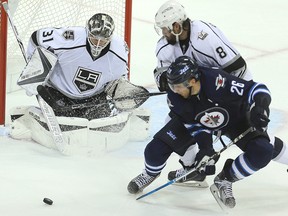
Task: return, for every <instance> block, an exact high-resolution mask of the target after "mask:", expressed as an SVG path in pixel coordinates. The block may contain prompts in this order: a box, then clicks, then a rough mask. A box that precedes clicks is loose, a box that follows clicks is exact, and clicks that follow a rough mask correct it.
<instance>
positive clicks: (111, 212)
mask: <svg viewBox="0 0 288 216" xmlns="http://www.w3.org/2000/svg"><path fill="white" fill-rule="evenodd" d="M162 2H163V1H160V0H154V1H141V0H134V1H133V26H132V28H133V29H132V47H131V55H132V57H131V80H132V82H134V83H137V84H141V85H144V86H147V87H149V89H150V90H151V91H156V87H155V85H154V81H153V75H152V71H153V69H154V67H155V64H156V59H155V55H154V49H155V43H156V41H157V40H158V36H157V35H156V33H155V31H154V29H153V19H154V15H155V13H156V11H157V9H158V7H159V6H160V5H161V4H162ZM181 2H182V3H183V4H184V6H185V7H186V9H187V12H188V14H189V16H190V18H191V19H201V20H204V21H209V22H212V23H213V24H215V25H217V26H218V27H219V28H221V29H222V30H223V31H224V32H225V34H226V35H227V37H228V38H230V40H231V41H232V42H233V44H235V46H236V47H237V48H238V50H239V51H240V52H241V53H242V54H243V56H244V57H245V58H246V59H247V62H248V66H249V68H250V70H251V71H252V72H253V74H254V78H255V80H257V81H261V82H264V83H266V84H267V85H268V87H269V88H270V90H271V92H272V96H273V102H272V104H271V107H272V109H271V124H270V128H269V130H270V131H271V132H273V133H275V134H276V135H278V136H280V137H281V138H282V139H283V140H285V141H288V135H287V132H286V131H287V126H286V125H285V123H286V121H287V111H286V110H287V108H288V100H287V93H286V85H287V77H288V76H287V62H286V61H287V59H288V40H287V38H288V25H287V15H286V13H287V9H288V3H287V1H286V0H275V1H268V0H262V1H260V0H254V1H249V0H241V1H231V0H218V1H215V0H214V1H213V0H202V1H191V0H183V1H181ZM36 103H37V102H36V100H34V99H33V98H29V97H27V96H25V94H24V93H23V92H21V91H20V92H16V93H13V94H9V95H8V96H7V109H9V108H11V107H13V106H16V105H29V104H30V105H33V104H34V105H35V104H36ZM143 106H144V107H149V108H151V110H152V125H151V129H150V134H151V135H150V138H149V139H148V140H147V141H145V142H133V143H132V142H131V143H127V144H126V145H125V146H123V148H121V149H119V150H116V151H113V152H107V153H106V154H104V155H102V156H100V157H98V158H87V157H64V156H62V155H60V154H59V153H58V152H56V151H54V150H50V149H47V148H45V147H42V146H40V145H38V144H36V143H33V142H27V141H16V140H11V139H10V138H7V137H0V215H1V216H23V215H25V216H39V215H41V216H51V215H55V216H56V215H57V216H58V215H59V216H66V215H67V216H79V215H82V216H92V215H93V216H94V215H100V216H124V215H125V216H127V215H133V216H147V215H151V216H162V215H163V216H164V215H165V216H166V215H181V216H185V215H187V216H188V215H203V216H206V215H207V216H208V215H213V216H217V215H225V213H223V212H222V211H221V210H220V208H219V207H218V205H217V203H216V202H215V200H214V198H213V197H212V195H211V194H210V191H209V189H193V188H184V187H178V186H173V185H171V186H168V187H167V188H164V189H163V190H160V191H159V192H157V193H155V194H153V195H151V196H148V197H146V198H143V199H142V200H139V201H136V200H135V198H136V196H134V195H130V194H129V193H128V192H127V189H126V187H127V184H128V182H129V181H130V180H131V179H132V178H134V177H135V176H136V175H138V174H139V173H140V172H141V171H142V169H143V150H144V148H145V146H146V144H147V143H148V142H149V141H150V140H151V138H152V136H153V134H154V133H155V132H157V130H158V129H160V128H161V126H162V123H163V121H164V118H165V116H166V114H167V112H168V108H167V106H166V101H165V96H157V97H152V98H150V99H149V100H148V101H147V102H146V103H145V104H144V105H143ZM7 118H8V116H7ZM95 142H97V140H95ZM239 153H240V151H239V150H238V148H237V147H234V146H233V147H231V148H230V149H228V150H227V151H225V152H224V153H223V155H222V157H221V159H220V161H219V162H218V163H217V170H218V171H219V170H220V169H221V168H222V166H223V163H224V162H225V160H226V159H227V158H228V157H232V158H235V157H236V156H237V155H238V154H239ZM177 161H178V156H177V155H175V154H173V155H172V156H171V157H170V159H169V160H168V163H167V166H166V167H165V169H164V170H163V173H162V175H161V176H160V177H159V178H158V179H157V180H156V181H155V182H153V183H152V184H151V185H150V186H149V187H148V188H147V189H146V190H145V192H147V191H150V190H152V189H154V188H156V187H158V186H160V185H162V184H164V183H166V181H167V180H166V176H167V173H168V172H169V171H170V170H172V169H176V168H179V167H180V166H179V164H178V162H177ZM287 168H288V167H287V166H286V165H282V164H279V163H275V162H271V163H270V164H269V165H268V166H267V167H266V168H265V169H263V170H261V171H259V172H257V173H256V174H254V175H253V176H251V177H249V178H246V179H244V180H242V181H240V182H237V183H235V184H234V186H233V189H234V195H235V197H236V201H237V205H236V207H235V209H233V210H232V211H231V212H229V214H230V215H233V216H234V215H235V216H236V215H239V216H242V215H246V216H250V215H251V216H252V215H253V216H254V215H261V216H266V215H267V216H268V215H269V216H270V215H273V216H279V215H281V216H282V215H283V216H284V215H287V214H288V205H287V204H288V184H287V180H288V173H287V171H286V169H287ZM207 181H208V182H209V183H210V184H211V183H212V181H213V177H208V178H207ZM44 197H49V198H50V199H52V200H53V201H54V204H53V205H52V206H48V205H45V204H44V203H43V202H42V200H43V198H44Z"/></svg>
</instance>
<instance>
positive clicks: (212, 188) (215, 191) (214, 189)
mask: <svg viewBox="0 0 288 216" xmlns="http://www.w3.org/2000/svg"><path fill="white" fill-rule="evenodd" d="M210 191H211V193H212V195H213V197H214V198H215V200H216V202H217V203H218V205H219V206H220V208H221V209H222V210H223V211H224V212H225V213H228V212H227V206H225V204H224V203H223V202H222V200H221V199H220V197H219V190H218V188H217V187H216V185H215V184H212V185H211V186H210Z"/></svg>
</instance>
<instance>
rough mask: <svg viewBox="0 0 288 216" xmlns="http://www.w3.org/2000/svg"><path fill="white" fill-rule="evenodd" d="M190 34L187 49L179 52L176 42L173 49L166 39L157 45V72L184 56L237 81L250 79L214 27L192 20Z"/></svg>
mask: <svg viewBox="0 0 288 216" xmlns="http://www.w3.org/2000/svg"><path fill="white" fill-rule="evenodd" d="M190 31H191V32H190V39H189V43H186V44H188V46H187V45H186V44H182V49H181V45H180V43H179V42H177V43H176V44H175V45H171V44H168V42H167V40H166V38H165V37H162V38H161V39H160V40H159V41H158V43H157V47H156V56H157V59H158V65H157V67H158V68H161V67H168V66H169V65H170V64H171V63H172V62H174V61H175V59H176V58H177V57H179V56H182V55H186V56H189V57H191V58H192V59H194V60H195V61H196V62H197V63H198V65H200V66H203V67H210V68H211V67H216V68H221V69H223V70H224V71H226V72H228V73H231V74H233V75H235V76H238V77H240V78H243V79H246V80H250V79H252V75H251V74H250V72H249V71H248V69H247V68H246V63H245V61H244V59H243V58H242V57H241V55H240V54H239V52H238V51H237V50H236V49H235V48H234V46H233V45H232V44H231V42H229V41H228V40H227V38H226V37H225V36H224V34H223V33H222V32H221V31H220V30H219V29H218V28H217V27H216V26H213V25H212V24H208V23H205V22H203V21H200V20H194V21H191V24H190ZM184 46H186V47H184ZM182 50H184V52H183V51H182Z"/></svg>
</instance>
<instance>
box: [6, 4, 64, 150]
mask: <svg viewBox="0 0 288 216" xmlns="http://www.w3.org/2000/svg"><path fill="white" fill-rule="evenodd" d="M2 5H3V7H4V10H5V12H6V14H7V17H8V20H9V23H10V25H11V27H12V29H13V32H14V35H15V37H16V39H17V42H18V45H19V47H20V49H21V52H22V55H23V57H24V60H25V62H26V64H27V63H28V60H27V56H26V53H25V49H24V46H23V43H22V40H21V39H20V37H19V34H18V31H17V28H16V26H15V25H14V22H13V20H12V16H11V13H10V9H9V6H8V4H7V2H3V3H2ZM36 97H37V100H38V103H39V106H40V108H41V111H42V113H43V115H44V117H45V119H46V122H47V125H48V128H49V131H50V133H51V135H52V137H53V140H54V143H55V145H56V147H57V149H58V150H59V151H60V152H61V153H63V154H66V153H65V149H64V144H67V143H66V142H65V140H64V137H63V134H62V131H61V129H60V126H59V123H58V122H57V119H56V116H55V114H54V111H53V109H52V108H51V107H50V106H49V105H48V104H47V103H46V102H45V100H43V98H42V97H41V96H40V95H36Z"/></svg>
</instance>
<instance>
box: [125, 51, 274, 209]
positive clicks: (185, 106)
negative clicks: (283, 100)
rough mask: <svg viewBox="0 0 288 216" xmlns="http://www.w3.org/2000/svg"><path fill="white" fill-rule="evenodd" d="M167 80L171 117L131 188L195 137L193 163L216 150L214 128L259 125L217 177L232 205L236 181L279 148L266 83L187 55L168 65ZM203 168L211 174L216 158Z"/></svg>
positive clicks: (234, 130) (228, 132) (225, 130)
mask: <svg viewBox="0 0 288 216" xmlns="http://www.w3.org/2000/svg"><path fill="white" fill-rule="evenodd" d="M167 80H168V85H169V90H168V96H167V101H168V105H169V108H170V113H169V116H170V117H171V120H170V121H169V122H168V123H167V124H166V125H165V126H164V127H163V128H162V129H161V130H160V131H159V132H158V133H156V135H155V136H154V139H153V140H152V141H151V142H150V143H148V145H147V146H146V148H145V153H144V156H145V169H144V171H143V173H141V174H140V175H138V176H137V177H135V178H134V179H132V180H131V182H130V183H129V185H128V191H129V192H130V193H132V194H135V193H138V192H140V191H142V190H143V189H144V188H145V187H147V186H148V185H149V184H150V183H151V182H152V181H154V180H155V179H156V178H157V177H158V176H159V175H160V173H161V171H162V169H163V168H164V167H165V165H166V161H167V159H168V158H169V156H170V154H171V153H172V152H176V153H178V154H179V155H183V154H184V153H185V151H186V149H187V148H189V146H190V145H191V143H192V141H194V142H197V144H198V146H199V152H198V153H197V155H196V159H195V163H194V167H197V165H199V164H201V160H202V159H203V158H204V157H205V156H211V155H213V154H214V153H215V151H214V149H213V145H212V143H213V141H212V135H213V134H215V133H217V132H218V131H221V133H222V135H224V136H227V137H228V138H230V139H234V138H236V137H237V136H238V135H239V134H241V133H243V132H244V131H246V130H247V129H248V128H251V127H252V128H255V130H253V131H252V132H250V133H248V134H247V135H246V136H245V137H243V138H242V139H241V140H240V141H239V142H237V143H236V145H237V146H238V147H239V148H240V149H241V150H242V151H243V153H242V154H240V155H239V156H238V157H237V158H235V160H233V159H228V160H227V161H226V163H225V165H224V167H223V170H222V171H221V172H220V173H219V174H218V175H217V176H216V177H215V179H214V185H213V186H214V190H217V191H216V194H218V196H219V197H218V198H219V200H220V201H221V202H223V205H226V206H227V207H230V208H233V207H234V206H235V204H236V202H235V198H234V196H233V193H232V183H234V182H236V181H239V180H241V179H243V178H245V177H248V176H250V175H252V174H253V173H255V172H257V171H259V170H260V169H262V168H264V167H265V166H266V165H267V164H268V163H269V162H270V161H271V159H272V158H274V157H276V156H277V155H278V154H279V152H277V150H275V149H274V148H273V145H272V144H270V140H269V137H268V135H267V133H266V129H267V126H268V123H269V121H270V120H269V104H270V102H271V96H270V92H269V90H268V88H267V87H266V86H265V85H264V84H262V83H256V82H253V81H245V80H243V79H240V78H238V77H235V76H232V75H229V74H227V73H225V72H224V71H223V70H221V69H211V68H204V67H200V66H199V67H198V65H197V63H196V62H195V61H193V60H192V59H191V58H190V57H187V56H181V57H178V58H177V59H176V60H175V62H174V63H172V64H171V65H170V67H169V68H168V70H167ZM214 168H215V166H214ZM195 172H197V171H195ZM204 172H206V173H207V174H213V172H215V169H213V163H211V164H209V166H207V167H206V169H205V170H204Z"/></svg>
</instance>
